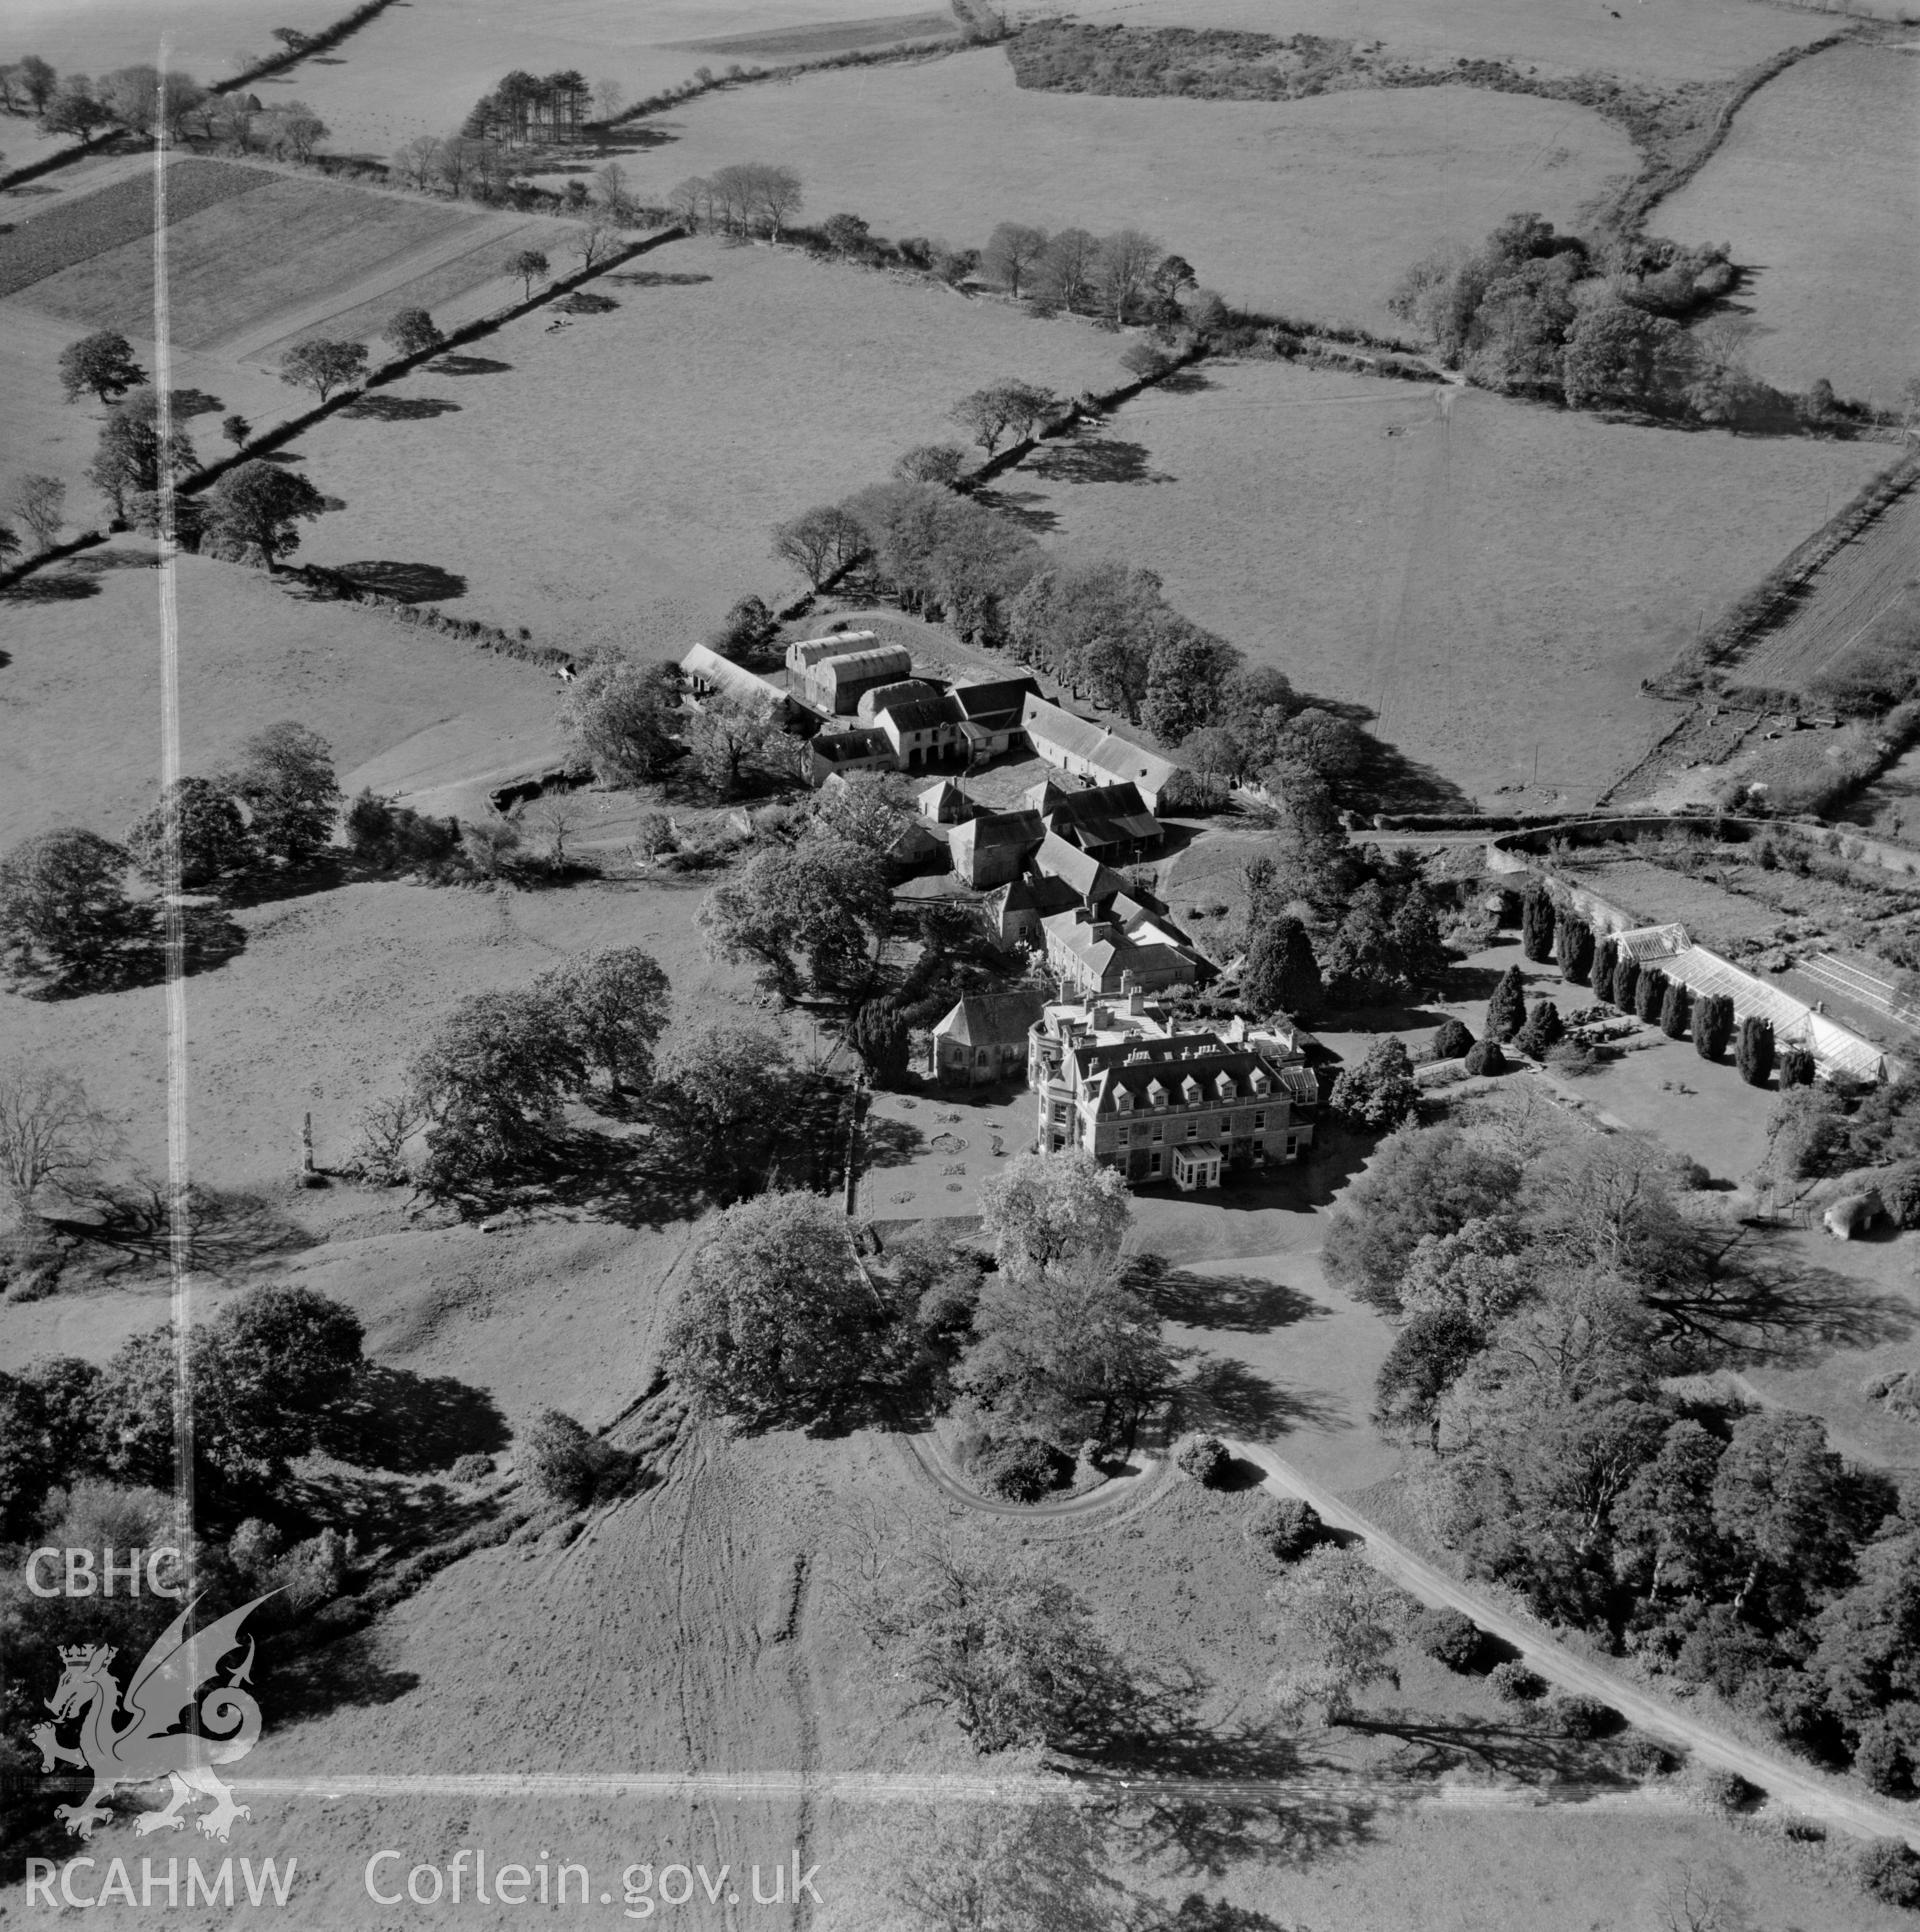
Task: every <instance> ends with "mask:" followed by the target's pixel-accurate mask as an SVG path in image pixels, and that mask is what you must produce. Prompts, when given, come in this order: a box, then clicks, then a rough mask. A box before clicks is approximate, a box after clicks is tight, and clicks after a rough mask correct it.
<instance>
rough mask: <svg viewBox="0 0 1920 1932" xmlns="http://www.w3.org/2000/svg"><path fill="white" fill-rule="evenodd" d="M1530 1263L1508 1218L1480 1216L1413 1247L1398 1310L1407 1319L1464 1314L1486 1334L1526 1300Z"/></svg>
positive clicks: (1427, 1236) (1425, 1237)
mask: <svg viewBox="0 0 1920 1932" xmlns="http://www.w3.org/2000/svg"><path fill="white" fill-rule="evenodd" d="M1534 1265H1535V1257H1534V1255H1533V1254H1532V1252H1531V1250H1530V1249H1529V1246H1528V1243H1527V1239H1526V1234H1525V1231H1524V1229H1523V1228H1522V1227H1521V1226H1520V1224H1519V1223H1518V1222H1517V1221H1515V1220H1514V1219H1513V1217H1512V1216H1511V1215H1508V1214H1505V1213H1496V1214H1489V1215H1483V1216H1480V1217H1479V1218H1477V1219H1475V1220H1472V1221H1467V1222H1463V1223H1462V1224H1461V1226H1459V1227H1458V1228H1456V1229H1454V1231H1453V1232H1452V1233H1451V1234H1423V1235H1422V1236H1421V1237H1420V1239H1419V1240H1418V1241H1416V1242H1415V1243H1414V1245H1413V1252H1412V1253H1411V1254H1410V1255H1409V1256H1408V1257H1407V1262H1406V1272H1405V1274H1404V1275H1403V1276H1402V1277H1401V1281H1400V1306H1401V1308H1402V1310H1403V1311H1404V1312H1405V1313H1406V1314H1407V1315H1409V1316H1413V1315H1443V1314H1445V1315H1463V1316H1465V1318H1466V1319H1467V1321H1468V1322H1469V1323H1471V1324H1472V1326H1473V1327H1474V1328H1475V1329H1476V1330H1477V1331H1480V1332H1481V1333H1482V1334H1484V1333H1486V1332H1487V1331H1490V1330H1492V1329H1493V1328H1494V1327H1495V1326H1496V1325H1497V1324H1498V1323H1499V1322H1500V1321H1501V1320H1503V1319H1504V1318H1505V1317H1506V1316H1508V1315H1510V1314H1511V1313H1512V1312H1513V1311H1514V1309H1515V1308H1517V1307H1518V1306H1519V1305H1520V1304H1521V1303H1522V1302H1523V1301H1525V1300H1526V1299H1527V1297H1528V1295H1529V1294H1530V1293H1531V1292H1532V1288H1533V1269H1534Z"/></svg>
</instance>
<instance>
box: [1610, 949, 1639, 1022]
mask: <svg viewBox="0 0 1920 1932" xmlns="http://www.w3.org/2000/svg"><path fill="white" fill-rule="evenodd" d="M1639 992H1640V962H1639V961H1638V960H1637V959H1635V958H1634V956H1633V955H1632V954H1631V953H1630V952H1628V951H1626V949H1625V948H1624V947H1623V948H1622V949H1621V950H1620V952H1619V953H1618V954H1617V955H1616V956H1615V958H1614V962H1613V984H1612V985H1611V986H1610V987H1609V988H1608V989H1607V999H1608V1002H1609V1003H1610V1004H1611V1005H1614V1006H1617V1007H1618V1008H1619V1009H1620V1011H1621V1012H1623V1013H1631V1012H1633V1011H1634V1010H1635V1002H1636V1000H1637V998H1638V995H1639Z"/></svg>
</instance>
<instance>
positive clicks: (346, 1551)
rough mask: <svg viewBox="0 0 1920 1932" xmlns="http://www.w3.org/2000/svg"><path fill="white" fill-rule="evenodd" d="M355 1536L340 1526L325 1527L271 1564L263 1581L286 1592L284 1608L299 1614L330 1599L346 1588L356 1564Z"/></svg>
mask: <svg viewBox="0 0 1920 1932" xmlns="http://www.w3.org/2000/svg"><path fill="white" fill-rule="evenodd" d="M354 1554H355V1551H354V1539H353V1537H352V1536H351V1535H348V1536H342V1535H341V1534H340V1532H339V1531H338V1530H337V1529H332V1528H328V1529H323V1530H322V1531H321V1532H320V1534H319V1535H318V1536H310V1537H308V1539H307V1540H306V1541H305V1542H304V1543H296V1544H295V1545H294V1546H293V1548H292V1549H290V1550H289V1551H288V1552H287V1553H286V1555H284V1556H282V1557H280V1558H279V1559H278V1560H277V1561H275V1562H274V1563H272V1564H270V1565H269V1566H268V1568H267V1571H266V1573H265V1575H264V1576H262V1577H261V1579H260V1580H261V1582H262V1583H263V1584H265V1585H266V1587H267V1588H268V1589H269V1590H280V1591H283V1592H284V1593H285V1597H286V1602H285V1608H286V1609H288V1610H291V1611H293V1612H294V1613H295V1614H296V1615H297V1614H299V1613H300V1612H301V1611H304V1610H311V1609H313V1608H314V1607H315V1606H316V1605H318V1604H322V1603H330V1602H332V1600H333V1599H334V1598H335V1597H337V1596H339V1595H340V1594H341V1592H342V1591H343V1590H344V1589H345V1588H346V1585H347V1576H348V1573H349V1572H350V1571H351V1570H352V1568H353V1559H354Z"/></svg>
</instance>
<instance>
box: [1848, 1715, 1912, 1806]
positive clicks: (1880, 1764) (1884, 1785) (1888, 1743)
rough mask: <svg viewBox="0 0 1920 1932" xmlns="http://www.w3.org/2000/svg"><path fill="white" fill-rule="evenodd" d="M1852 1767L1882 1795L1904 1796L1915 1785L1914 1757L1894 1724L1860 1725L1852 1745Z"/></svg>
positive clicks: (1889, 1796)
mask: <svg viewBox="0 0 1920 1932" xmlns="http://www.w3.org/2000/svg"><path fill="white" fill-rule="evenodd" d="M1853 1768H1854V1771H1855V1773H1856V1774H1857V1775H1858V1776H1860V1777H1862V1778H1864V1779H1865V1780H1866V1782H1867V1783H1868V1785H1870V1786H1871V1787H1872V1788H1873V1789H1874V1790H1875V1791H1877V1792H1879V1794H1880V1795H1881V1796H1882V1797H1883V1798H1903V1797H1905V1796H1906V1794H1907V1793H1908V1792H1909V1791H1910V1790H1911V1789H1912V1788H1913V1763H1912V1760H1911V1759H1909V1758H1908V1756H1907V1750H1906V1745H1905V1744H1904V1743H1903V1742H1902V1740H1901V1737H1900V1733H1899V1732H1898V1731H1896V1730H1895V1729H1894V1728H1893V1726H1892V1725H1891V1724H1888V1723H1885V1722H1875V1723H1872V1724H1863V1725H1862V1726H1861V1727H1860V1741H1859V1743H1858V1744H1856V1745H1855V1746H1854V1747H1853Z"/></svg>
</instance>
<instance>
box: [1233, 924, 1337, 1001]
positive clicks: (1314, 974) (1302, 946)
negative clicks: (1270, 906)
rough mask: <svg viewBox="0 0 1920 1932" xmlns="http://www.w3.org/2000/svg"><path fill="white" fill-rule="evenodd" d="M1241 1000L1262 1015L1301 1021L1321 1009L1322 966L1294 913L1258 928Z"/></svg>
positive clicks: (1244, 969)
mask: <svg viewBox="0 0 1920 1932" xmlns="http://www.w3.org/2000/svg"><path fill="white" fill-rule="evenodd" d="M1240 997H1241V999H1242V1001H1243V1002H1244V1003H1245V1004H1246V1006H1247V1007H1248V1008H1249V1009H1250V1010H1251V1011H1253V1012H1255V1013H1260V1014H1267V1013H1285V1014H1288V1015H1290V1016H1291V1017H1294V1018H1299V1017H1300V1016H1301V1015H1303V1014H1308V1013H1313V1012H1316V1011H1317V1010H1318V1009H1319V1006H1320V1002H1321V999H1322V997H1323V993H1322V988H1321V984H1320V965H1319V962H1318V961H1317V960H1316V959H1315V958H1314V956H1313V941H1312V940H1311V939H1310V938H1309V937H1308V936H1307V929H1306V927H1305V926H1304V925H1302V924H1301V922H1300V921H1299V920H1298V919H1296V918H1295V917H1294V916H1293V915H1292V914H1291V913H1281V914H1279V915H1278V916H1277V917H1275V918H1271V919H1264V920H1262V921H1261V922H1260V924H1259V925H1258V926H1257V927H1256V928H1255V930H1254V935H1253V938H1252V940H1251V941H1250V942H1249V944H1248V946H1247V961H1246V964H1245V966H1244V967H1242V968H1241V972H1240Z"/></svg>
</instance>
